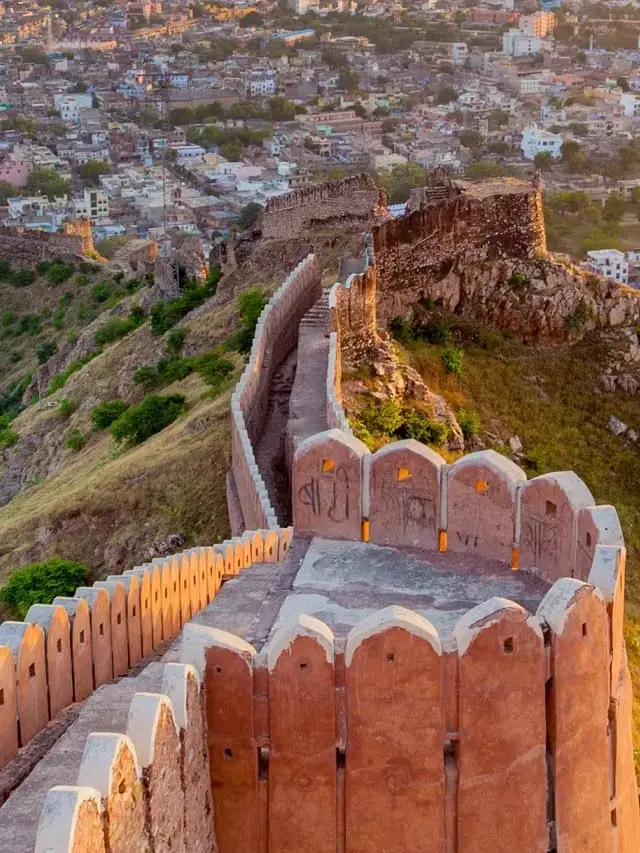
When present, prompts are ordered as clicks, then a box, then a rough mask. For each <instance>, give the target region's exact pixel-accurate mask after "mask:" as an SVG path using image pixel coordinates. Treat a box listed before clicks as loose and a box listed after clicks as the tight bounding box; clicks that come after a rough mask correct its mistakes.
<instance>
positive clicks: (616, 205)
mask: <svg viewBox="0 0 640 853" xmlns="http://www.w3.org/2000/svg"><path fill="white" fill-rule="evenodd" d="M624 210H625V203H624V199H623V198H622V196H621V195H619V194H618V193H611V195H610V196H609V197H608V198H607V200H606V201H605V203H604V206H603V208H602V216H603V219H605V220H606V221H607V222H620V220H621V219H622V217H623V216H624Z"/></svg>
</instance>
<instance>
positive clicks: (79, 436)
mask: <svg viewBox="0 0 640 853" xmlns="http://www.w3.org/2000/svg"><path fill="white" fill-rule="evenodd" d="M86 443H87V438H86V436H85V434H84V433H83V432H82V430H80V429H72V430H71V432H70V433H69V435H68V436H67V440H66V442H65V445H64V446H65V447H66V448H67V450H73V451H75V452H76V453H78V452H79V451H80V450H82V448H83V447H84V446H85V444H86Z"/></svg>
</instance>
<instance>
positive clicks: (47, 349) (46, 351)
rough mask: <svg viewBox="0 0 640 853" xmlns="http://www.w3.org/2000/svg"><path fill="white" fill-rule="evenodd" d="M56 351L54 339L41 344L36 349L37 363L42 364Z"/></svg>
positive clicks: (56, 345) (56, 346)
mask: <svg viewBox="0 0 640 853" xmlns="http://www.w3.org/2000/svg"><path fill="white" fill-rule="evenodd" d="M57 352H58V344H57V343H56V342H55V341H47V342H46V343H44V344H41V345H40V346H39V347H38V349H37V350H36V356H37V357H38V364H44V363H45V362H46V361H49V359H50V358H51V357H52V356H54V355H55V354H56V353H57Z"/></svg>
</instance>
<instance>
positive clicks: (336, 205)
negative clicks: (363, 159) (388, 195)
mask: <svg viewBox="0 0 640 853" xmlns="http://www.w3.org/2000/svg"><path fill="white" fill-rule="evenodd" d="M379 204H380V191H379V189H378V188H377V186H376V185H375V182H374V180H373V178H372V177H371V176H370V175H368V174H363V175H354V176H352V177H349V178H344V179H343V180H339V181H326V182H325V183H323V184H321V185H319V186H312V187H305V188H303V189H299V190H294V191H293V192H290V193H287V194H286V195H282V196H278V197H277V198H272V199H269V201H268V202H267V206H266V208H265V211H264V213H263V215H262V236H263V237H266V238H271V239H276V240H287V239H291V238H292V237H300V236H305V235H306V233H307V232H308V229H309V228H314V227H315V228H317V227H322V226H331V227H336V226H340V227H342V228H343V229H344V228H349V227H350V226H352V227H357V228H358V229H359V230H361V231H364V230H366V229H367V228H369V227H370V226H371V225H372V224H373V222H374V216H375V214H376V211H377V209H378V207H379Z"/></svg>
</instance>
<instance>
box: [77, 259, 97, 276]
mask: <svg viewBox="0 0 640 853" xmlns="http://www.w3.org/2000/svg"><path fill="white" fill-rule="evenodd" d="M78 269H79V270H80V272H82V273H85V274H87V275H89V274H90V273H92V272H97V271H98V270H99V269H100V266H99V265H98V264H92V263H91V262H90V261H80V263H79V264H78Z"/></svg>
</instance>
